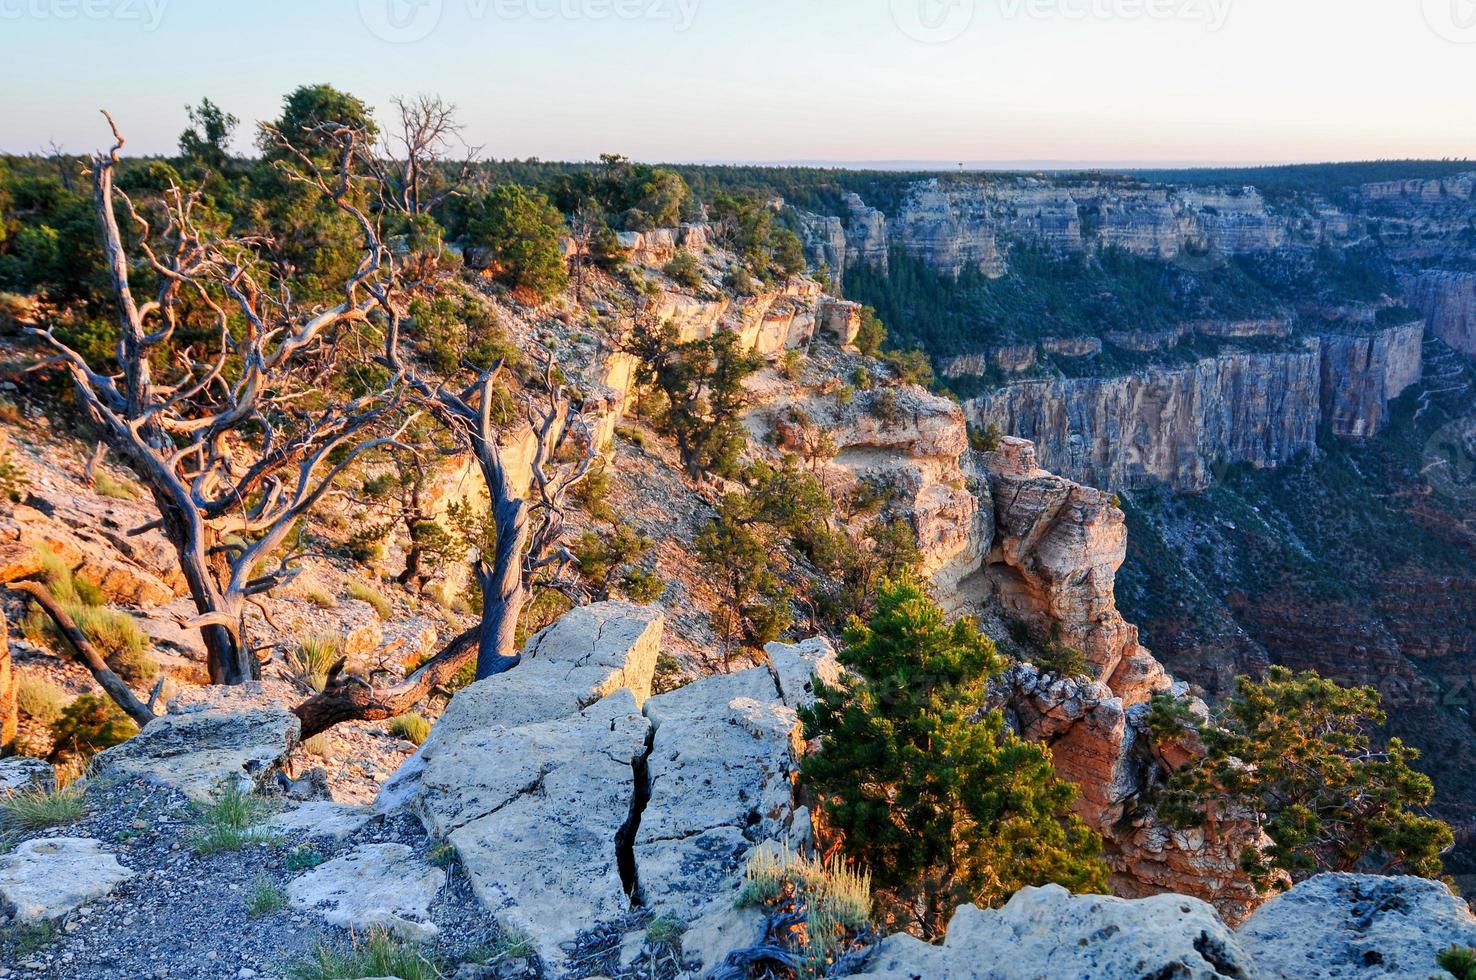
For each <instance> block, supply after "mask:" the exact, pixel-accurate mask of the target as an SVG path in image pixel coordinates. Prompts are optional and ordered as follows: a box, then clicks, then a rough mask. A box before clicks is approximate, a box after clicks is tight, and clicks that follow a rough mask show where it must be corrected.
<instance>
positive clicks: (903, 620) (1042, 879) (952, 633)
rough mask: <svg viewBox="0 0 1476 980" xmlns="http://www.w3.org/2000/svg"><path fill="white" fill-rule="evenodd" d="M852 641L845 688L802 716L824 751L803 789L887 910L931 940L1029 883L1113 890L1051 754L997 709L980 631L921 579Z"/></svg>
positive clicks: (891, 593)
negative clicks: (960, 912) (991, 704)
mask: <svg viewBox="0 0 1476 980" xmlns="http://www.w3.org/2000/svg"><path fill="white" fill-rule="evenodd" d="M876 602H877V604H876V611H875V612H874V613H873V614H872V616H871V619H870V621H869V622H868V623H866V624H865V625H863V624H861V623H859V622H853V624H852V626H851V628H850V629H849V630H848V631H847V632H846V637H845V640H846V644H845V648H844V650H843V651H842V653H841V662H842V663H843V664H844V665H845V666H846V667H847V668H849V670H850V672H851V673H850V675H849V676H847V677H846V678H844V679H843V680H842V681H841V683H840V684H839V685H838V686H835V687H831V686H828V685H823V684H822V685H820V686H819V690H818V693H817V698H816V701H815V704H814V705H813V706H811V707H809V708H805V709H803V710H802V711H801V712H800V714H801V718H802V720H803V721H804V725H805V735H806V737H807V738H811V739H819V740H820V746H819V749H818V750H817V751H816V752H815V753H814V754H813V755H811V756H810V757H809V758H807V759H806V760H805V762H804V764H803V767H802V769H801V774H800V778H801V781H802V782H803V783H804V785H806V786H807V787H808V788H809V789H810V790H811V791H812V792H814V793H815V794H817V796H818V797H819V799H820V809H821V812H822V813H823V815H824V819H825V822H826V824H827V825H828V826H829V827H830V828H831V829H833V830H834V831H836V832H837V833H838V834H839V835H840V836H841V839H842V842H843V846H844V849H845V851H846V853H847V854H848V855H849V856H850V857H851V858H853V859H855V860H857V861H859V862H861V863H863V864H864V865H865V866H866V867H868V868H870V869H871V872H872V875H873V881H874V883H875V885H876V887H877V889H878V891H879V894H880V896H881V899H882V906H881V908H882V911H883V912H884V913H885V914H887V915H888V917H889V918H891V919H893V920H894V922H895V923H896V924H898V925H905V926H907V927H909V928H912V929H915V930H916V931H918V932H919V933H921V934H922V935H923V936H924V937H926V938H929V939H933V938H936V937H938V936H940V935H941V934H942V933H943V931H944V929H945V928H946V926H947V921H948V919H949V917H950V916H951V914H952V912H953V910H954V909H955V908H956V907H957V906H958V905H961V904H964V903H966V902H972V903H974V904H977V905H981V906H997V905H999V904H1001V903H1003V902H1004V901H1006V900H1007V899H1008V898H1009V897H1010V896H1011V895H1012V894H1014V893H1015V892H1016V891H1018V890H1019V889H1020V888H1022V887H1024V886H1026V885H1040V884H1045V883H1047V882H1057V883H1060V884H1062V885H1065V886H1066V887H1068V888H1070V889H1072V890H1073V891H1077V892H1100V891H1105V889H1106V886H1107V874H1108V871H1107V867H1106V865H1105V864H1103V862H1102V859H1101V856H1100V855H1101V841H1100V839H1099V838H1098V837H1097V835H1096V834H1095V833H1093V832H1092V831H1091V830H1090V829H1089V828H1088V827H1086V826H1085V825H1084V824H1083V823H1082V822H1081V821H1080V820H1079V819H1078V818H1077V817H1076V816H1074V815H1073V814H1072V813H1071V811H1070V807H1071V804H1072V802H1073V801H1074V800H1075V798H1076V787H1075V786H1073V785H1071V784H1069V783H1063V782H1060V781H1058V780H1057V779H1056V778H1055V772H1054V768H1053V766H1052V763H1051V756H1050V752H1049V751H1048V750H1047V749H1046V748H1044V747H1043V746H1040V745H1036V744H1033V743H1031V742H1027V741H1025V740H1023V739H1021V738H1020V737H1019V736H1017V735H1015V734H1014V733H1013V732H1012V731H1010V730H1009V728H1008V727H1007V726H1006V725H1005V721H1004V718H1003V716H1002V715H1001V714H1000V713H999V712H998V711H986V710H985V707H984V698H985V686H986V684H987V683H988V680H989V678H990V676H991V675H993V674H994V673H995V672H997V671H998V670H1000V669H1001V667H1002V664H1003V661H1002V658H1001V657H1000V656H999V655H998V654H997V653H996V651H995V648H994V644H993V643H992V642H991V641H990V640H989V638H988V637H986V636H984V635H983V634H982V633H980V632H979V629H978V627H977V625H976V624H975V623H974V622H973V621H972V620H969V619H964V620H960V621H958V622H955V623H951V624H950V623H947V622H945V621H944V617H943V613H942V610H940V609H939V608H938V606H937V604H936V603H934V602H933V601H932V600H931V599H929V598H928V596H927V594H926V593H925V592H924V591H923V589H922V588H921V587H920V586H919V585H918V584H916V582H915V581H912V580H911V579H906V578H904V579H901V580H897V581H887V582H885V583H883V584H882V587H881V588H880V589H879V590H878V593H877V600H876Z"/></svg>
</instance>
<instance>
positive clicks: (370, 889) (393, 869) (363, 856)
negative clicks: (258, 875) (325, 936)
mask: <svg viewBox="0 0 1476 980" xmlns="http://www.w3.org/2000/svg"><path fill="white" fill-rule="evenodd" d="M445 883H446V872H445V871H442V870H441V869H440V868H435V867H432V866H430V865H428V864H426V863H425V862H424V861H421V860H420V859H419V858H417V857H415V854H414V852H413V851H411V850H410V848H408V847H406V846H405V845H404V844H365V845H364V846H362V847H358V848H355V849H354V850H353V851H351V852H350V853H348V854H346V855H344V856H343V857H341V858H335V859H333V860H332V861H329V862H328V863H326V864H323V865H320V866H318V867H316V868H314V869H313V870H312V871H309V872H308V873H307V874H305V875H303V876H302V877H300V878H297V879H295V880H293V881H291V882H289V883H288V885H287V898H288V901H289V902H291V904H292V907H293V908H294V909H298V910H300V911H312V912H315V913H316V914H317V915H319V916H320V917H321V918H322V919H323V921H325V922H327V923H328V924H330V925H335V926H340V927H342V928H344V929H353V930H356V931H363V930H365V929H370V928H382V929H388V930H389V931H391V932H393V933H395V934H396V935H398V936H402V937H404V938H406V939H417V940H423V939H430V938H432V937H433V936H435V934H436V932H437V929H436V927H435V926H434V925H433V924H432V923H431V921H430V903H431V902H432V901H433V900H434V899H435V897H436V893H437V892H439V891H440V890H441V886H442V885H444V884H445Z"/></svg>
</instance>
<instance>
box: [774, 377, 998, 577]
mask: <svg viewBox="0 0 1476 980" xmlns="http://www.w3.org/2000/svg"><path fill="white" fill-rule="evenodd" d="M783 404H784V405H785V412H784V414H782V415H781V418H780V419H778V420H777V422H776V424H775V427H774V430H773V435H774V437H775V439H776V440H777V442H778V444H779V446H780V448H781V449H784V450H787V451H797V450H799V449H800V448H801V445H802V443H803V440H804V433H803V432H802V427H801V426H799V425H797V424H796V423H795V422H794V421H793V418H794V414H795V412H796V411H797V412H798V413H799V414H800V415H802V416H803V417H804V418H805V419H806V420H807V424H808V425H809V426H811V427H813V429H814V430H815V431H821V432H825V433H827V434H829V436H830V437H831V439H833V440H834V443H835V448H836V450H837V454H836V456H835V458H834V459H833V460H831V461H830V462H829V463H828V464H826V473H827V480H828V482H829V484H830V485H831V486H833V487H837V488H844V487H850V486H854V485H855V484H856V483H857V482H858V481H862V480H867V481H873V482H875V483H877V484H879V485H882V486H885V487H887V488H888V491H889V495H890V497H891V498H892V502H893V504H894V505H895V506H896V507H897V508H898V510H899V513H900V514H901V515H902V516H904V517H905V518H906V519H907V520H909V521H910V522H911V524H912V527H913V530H914V531H916V533H917V539H918V547H919V549H920V550H921V552H922V556H923V558H922V562H921V565H920V570H921V572H922V573H923V574H924V575H926V576H928V577H929V578H930V579H931V580H932V581H933V582H934V584H935V585H936V586H937V590H938V593H939V595H940V596H941V597H943V599H944V601H945V604H946V603H947V599H948V597H949V596H952V595H955V594H956V593H957V586H958V583H959V582H960V581H961V580H962V579H963V578H964V577H965V576H967V575H969V574H971V573H972V572H974V571H975V570H976V569H978V567H979V563H980V561H981V559H982V558H983V556H984V553H985V552H987V551H988V550H989V542H990V540H991V538H992V526H993V521H992V515H991V514H990V512H989V505H988V501H987V500H985V499H981V498H980V497H978V496H977V495H975V494H974V493H971V492H970V490H969V487H968V474H966V473H965V472H964V469H963V465H962V464H963V461H964V459H965V457H966V455H967V453H968V428H967V426H966V425H965V423H964V418H963V414H962V413H961V412H960V411H959V409H958V406H957V405H955V404H954V403H953V402H951V401H949V400H948V399H946V398H940V397H938V396H936V395H932V394H929V393H928V392H926V391H924V390H923V389H921V388H916V387H913V386H910V385H908V386H902V387H897V388H878V389H876V390H873V391H868V392H860V393H858V394H857V395H856V397H855V398H854V399H852V400H851V401H850V402H848V403H846V404H841V403H840V402H839V401H837V399H835V398H834V397H833V396H827V395H823V394H822V395H815V394H814V393H813V392H796V393H792V400H786V401H784V402H783ZM766 411H767V410H766V409H765V410H762V411H760V412H756V413H755V415H754V416H752V417H751V418H750V429H751V430H753V431H759V430H762V429H763V427H764V426H763V423H762V422H761V421H760V420H759V416H760V415H762V414H764V413H765V412H766Z"/></svg>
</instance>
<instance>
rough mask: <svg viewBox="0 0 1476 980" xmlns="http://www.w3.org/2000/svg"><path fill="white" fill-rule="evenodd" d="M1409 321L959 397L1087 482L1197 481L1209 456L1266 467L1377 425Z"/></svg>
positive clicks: (1414, 367)
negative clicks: (1323, 431)
mask: <svg viewBox="0 0 1476 980" xmlns="http://www.w3.org/2000/svg"><path fill="white" fill-rule="evenodd" d="M1422 339H1423V328H1422V325H1421V324H1419V323H1418V322H1413V323H1407V324H1400V325H1398V326H1395V327H1390V328H1387V329H1383V330H1375V331H1370V332H1365V333H1357V334H1336V335H1327V336H1321V337H1310V338H1307V339H1306V340H1304V341H1303V342H1302V346H1301V348H1300V349H1297V350H1290V351H1281V352H1256V351H1226V352H1222V353H1220V354H1218V355H1215V356H1213V357H1206V358H1202V359H1200V360H1199V361H1197V362H1195V363H1193V364H1190V365H1187V366H1183V367H1177V366H1175V367H1151V368H1145V369H1143V370H1140V371H1137V372H1134V373H1131V374H1125V375H1119V376H1115V377H1104V378H1061V377H1058V378H1048V379H1043V380H1033V381H1020V382H1015V383H1012V384H1007V385H1003V386H1001V387H998V388H995V389H993V390H991V391H988V392H985V393H984V394H982V395H980V396H979V397H977V398H974V399H971V400H970V401H968V402H967V403H966V404H965V411H966V413H967V415H968V417H969V420H970V421H971V422H973V423H975V424H976V425H978V426H979V427H981V428H986V427H987V426H988V425H990V424H991V423H993V424H995V425H998V426H999V427H1000V429H1002V430H1003V431H1004V432H1006V433H1009V434H1010V435H1016V436H1020V437H1022V438H1025V439H1029V440H1031V441H1033V442H1035V443H1036V444H1037V445H1038V446H1039V452H1040V457H1041V461H1042V463H1043V464H1044V465H1045V466H1047V467H1049V468H1050V469H1052V470H1055V471H1057V472H1059V473H1062V474H1064V475H1067V476H1069V477H1071V478H1072V479H1075V480H1081V481H1082V482H1084V483H1089V484H1091V485H1093V486H1099V487H1104V488H1107V489H1111V490H1125V489H1134V488H1139V487H1146V486H1152V485H1158V484H1162V485H1167V486H1170V487H1172V488H1174V489H1176V490H1187V491H1193V490H1202V489H1204V488H1205V487H1207V486H1209V484H1210V482H1211V480H1212V478H1213V476H1212V469H1213V467H1214V466H1215V464H1217V463H1242V462H1243V463H1251V464H1252V465H1254V466H1257V467H1263V468H1265V467H1274V466H1278V465H1280V464H1282V463H1285V462H1287V461H1288V460H1290V459H1291V458H1292V457H1293V456H1295V455H1296V454H1297V453H1300V452H1304V451H1313V450H1315V449H1316V446H1317V430H1318V426H1319V425H1320V424H1323V423H1326V424H1327V425H1328V426H1329V427H1330V429H1331V431H1333V432H1334V433H1335V434H1337V435H1342V436H1353V437H1364V436H1370V435H1373V434H1375V433H1376V432H1378V431H1379V429H1380V428H1381V427H1382V425H1383V424H1384V421H1385V417H1386V414H1387V410H1388V404H1389V402H1390V401H1391V400H1393V399H1394V398H1397V397H1398V396H1399V395H1400V394H1402V393H1403V392H1404V390H1405V389H1406V388H1408V387H1409V386H1410V385H1411V384H1413V383H1414V382H1415V381H1417V380H1418V379H1419V377H1420V371H1421V359H1422Z"/></svg>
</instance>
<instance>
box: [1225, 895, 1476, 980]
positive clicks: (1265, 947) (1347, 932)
mask: <svg viewBox="0 0 1476 980" xmlns="http://www.w3.org/2000/svg"><path fill="white" fill-rule="evenodd" d="M1237 938H1238V940H1239V943H1240V946H1241V948H1242V949H1244V950H1245V951H1246V952H1247V953H1249V954H1250V955H1251V956H1252V957H1253V958H1254V959H1255V962H1256V966H1257V967H1258V968H1259V969H1260V971H1261V975H1262V976H1263V977H1266V978H1267V980H1320V978H1328V980H1331V978H1335V977H1336V978H1344V977H1410V978H1415V980H1425V978H1427V977H1431V976H1436V975H1437V974H1438V972H1439V971H1438V969H1437V968H1436V967H1435V965H1434V964H1435V957H1436V955H1437V954H1438V953H1440V952H1441V951H1442V950H1445V949H1448V948H1450V947H1451V946H1476V918H1473V917H1472V915H1471V909H1470V907H1469V906H1467V904H1466V903H1465V902H1464V901H1462V900H1461V899H1460V898H1458V897H1456V896H1455V895H1453V894H1451V891H1450V889H1449V888H1447V887H1446V886H1445V885H1443V884H1441V883H1440V882H1438V881H1428V880H1426V879H1424V878H1408V877H1392V878H1381V877H1374V876H1372V875H1349V874H1330V875H1319V876H1318V877H1316V878H1311V879H1309V880H1307V881H1304V882H1302V883H1301V884H1300V885H1297V886H1296V887H1295V888H1293V889H1292V890H1291V891H1289V892H1286V893H1284V894H1282V895H1278V896H1277V897H1275V898H1273V899H1271V901H1269V902H1267V903H1266V904H1265V905H1263V906H1261V908H1260V909H1259V910H1258V911H1257V912H1256V914H1255V915H1253V916H1251V918H1250V920H1249V921H1248V922H1246V923H1245V924H1244V925H1243V926H1241V927H1240V931H1239V933H1238V936H1237Z"/></svg>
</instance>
